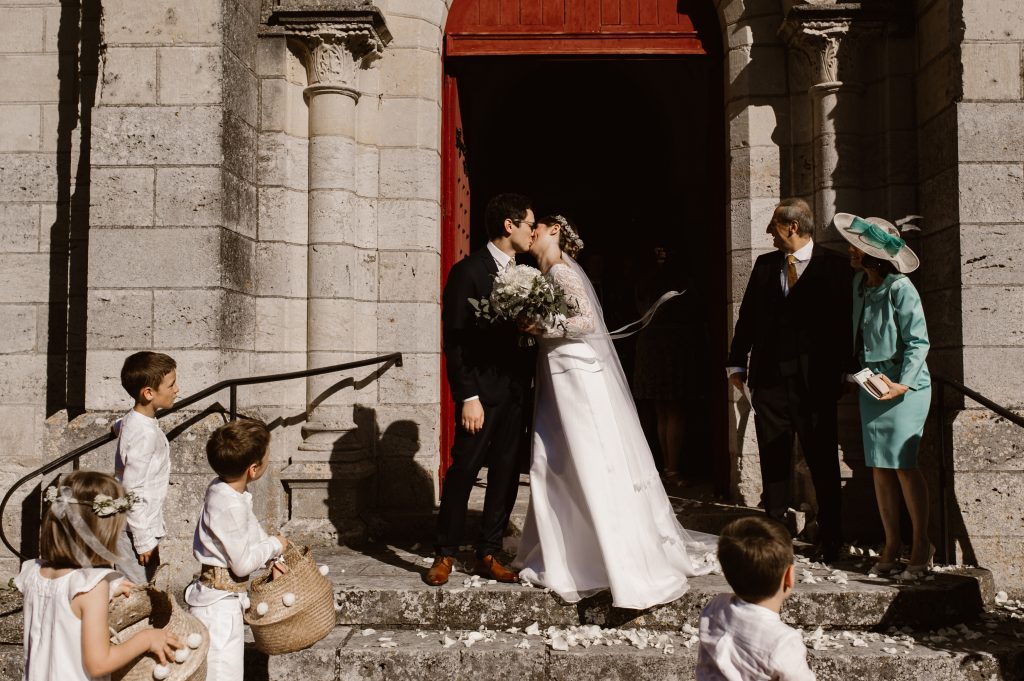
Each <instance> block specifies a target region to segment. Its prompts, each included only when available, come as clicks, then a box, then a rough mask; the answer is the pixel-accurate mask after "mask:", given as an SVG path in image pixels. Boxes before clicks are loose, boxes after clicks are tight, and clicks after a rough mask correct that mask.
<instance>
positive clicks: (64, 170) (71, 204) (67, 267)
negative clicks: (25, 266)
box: [46, 0, 102, 421]
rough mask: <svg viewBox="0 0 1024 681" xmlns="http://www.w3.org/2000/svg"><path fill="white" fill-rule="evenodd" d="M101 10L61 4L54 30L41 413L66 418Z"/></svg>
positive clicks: (79, 398)
mask: <svg viewBox="0 0 1024 681" xmlns="http://www.w3.org/2000/svg"><path fill="white" fill-rule="evenodd" d="M101 14H102V8H101V6H100V0H82V2H81V3H77V2H74V3H70V2H65V3H61V14H60V27H59V28H58V30H57V48H58V51H59V68H58V72H57V75H58V80H59V82H60V88H59V103H58V108H57V114H58V115H57V151H56V155H55V159H54V161H55V167H56V172H57V192H56V194H57V211H56V215H57V217H56V220H55V221H54V223H53V225H51V226H50V280H49V286H50V291H49V300H50V304H49V313H48V316H47V319H48V322H47V327H48V328H47V339H48V340H47V363H46V415H47V416H52V415H53V414H55V413H57V412H59V411H61V410H64V409H66V410H67V412H68V420H69V421H70V420H72V419H74V418H75V417H76V416H78V415H79V414H81V413H83V412H84V411H85V359H86V357H85V355H86V331H87V322H88V304H87V303H88V269H89V199H90V176H89V167H90V156H91V148H92V142H91V136H92V109H93V105H94V103H95V99H96V83H97V78H98V76H99V62H100V51H101V49H102V36H101V34H100V17H101ZM76 128H78V134H79V145H78V156H77V159H76V158H75V153H74V151H75V145H74V135H75V129H76ZM72 166H74V167H72Z"/></svg>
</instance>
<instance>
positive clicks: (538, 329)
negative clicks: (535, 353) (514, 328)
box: [518, 317, 544, 336]
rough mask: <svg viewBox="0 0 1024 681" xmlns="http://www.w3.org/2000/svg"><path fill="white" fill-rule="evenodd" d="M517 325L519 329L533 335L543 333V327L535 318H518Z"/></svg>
mask: <svg viewBox="0 0 1024 681" xmlns="http://www.w3.org/2000/svg"><path fill="white" fill-rule="evenodd" d="M518 326H519V330H520V331H522V332H524V333H529V334H531V335H534V336H540V335H541V334H543V333H544V328H543V327H542V326H541V325H540V323H539V322H537V320H535V319H533V320H531V319H527V318H525V317H523V318H522V319H520V320H519V323H518Z"/></svg>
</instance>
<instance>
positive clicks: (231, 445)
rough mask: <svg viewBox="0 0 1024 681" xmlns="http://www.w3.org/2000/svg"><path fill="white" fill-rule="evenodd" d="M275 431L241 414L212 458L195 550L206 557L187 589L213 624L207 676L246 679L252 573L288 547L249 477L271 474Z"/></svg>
mask: <svg viewBox="0 0 1024 681" xmlns="http://www.w3.org/2000/svg"><path fill="white" fill-rule="evenodd" d="M269 445H270V431H269V430H267V426H266V425H265V424H264V423H263V422H262V421H256V420H254V419H239V420H237V421H232V422H230V423H227V424H225V425H223V426H221V427H220V428H218V429H217V430H215V431H214V433H213V435H211V436H210V440H209V442H207V443H206V458H207V459H208V460H209V462H210V467H211V468H213V470H214V471H215V472H216V473H217V477H216V478H214V480H213V482H211V483H210V485H209V487H207V488H206V499H205V501H204V502H203V510H202V513H201V514H200V516H199V522H198V523H197V524H196V534H195V540H194V541H193V542H192V553H193V554H194V555H195V557H196V559H197V560H198V561H199V562H200V563H202V571H201V572H200V575H199V577H198V578H197V579H196V580H195V581H194V582H192V584H190V585H189V586H188V588H186V589H185V602H186V603H188V605H189V610H190V612H191V613H192V614H193V615H195V616H196V617H197V618H198V619H199V620H200V621H201V622H202V623H203V624H205V625H206V628H207V629H209V630H210V653H209V655H208V656H207V659H206V669H207V672H206V673H207V678H209V679H216V680H217V681H242V672H243V669H244V664H243V656H244V655H243V654H244V640H245V639H244V629H243V622H242V605H241V599H240V598H239V596H240V595H241V594H244V593H245V591H246V586H247V582H248V579H249V575H251V574H252V573H253V572H255V571H256V570H258V569H259V568H261V567H263V566H264V565H265V564H266V563H267V562H268V561H269V560H271V559H273V558H276V557H277V556H280V555H281V554H282V553H284V550H285V548H287V546H288V540H287V539H285V537H284V536H283V535H278V536H276V537H271V536H269V535H267V533H266V532H264V531H263V528H262V527H260V523H259V520H257V519H256V515H255V514H254V513H253V511H252V495H251V494H250V493H249V492H248V491H247V488H248V486H249V483H251V482H254V481H256V480H259V479H260V478H261V477H263V474H264V473H265V472H266V470H267V467H268V463H269V459H270V455H269V452H268V448H269Z"/></svg>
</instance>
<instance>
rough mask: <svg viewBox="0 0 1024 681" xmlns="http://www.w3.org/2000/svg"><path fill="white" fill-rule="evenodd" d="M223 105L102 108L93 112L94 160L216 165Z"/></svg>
mask: <svg viewBox="0 0 1024 681" xmlns="http://www.w3.org/2000/svg"><path fill="white" fill-rule="evenodd" d="M222 118H223V113H222V111H221V110H220V108H219V107H98V108H97V109H95V110H94V111H93V151H92V154H93V155H92V161H93V164H94V166H96V165H149V164H153V163H159V164H162V165H163V164H166V165H217V164H219V163H220V162H221V158H222V153H221V151H222V148H221V119H222Z"/></svg>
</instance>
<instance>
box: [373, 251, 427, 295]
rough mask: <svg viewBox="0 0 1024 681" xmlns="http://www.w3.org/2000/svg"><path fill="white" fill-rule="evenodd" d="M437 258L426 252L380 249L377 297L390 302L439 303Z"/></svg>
mask: <svg viewBox="0 0 1024 681" xmlns="http://www.w3.org/2000/svg"><path fill="white" fill-rule="evenodd" d="M440 267H441V259H440V257H439V256H438V254H437V253H432V252H429V251H425V252H424V251H420V252H417V251H381V252H380V298H381V300H386V301H390V302H426V303H437V302H440V285H439V282H440V281H441V275H440Z"/></svg>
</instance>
